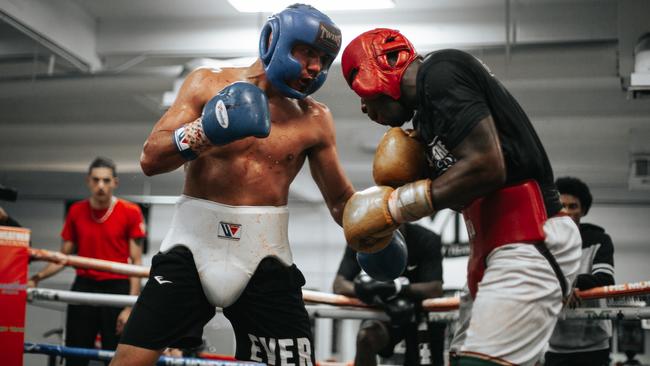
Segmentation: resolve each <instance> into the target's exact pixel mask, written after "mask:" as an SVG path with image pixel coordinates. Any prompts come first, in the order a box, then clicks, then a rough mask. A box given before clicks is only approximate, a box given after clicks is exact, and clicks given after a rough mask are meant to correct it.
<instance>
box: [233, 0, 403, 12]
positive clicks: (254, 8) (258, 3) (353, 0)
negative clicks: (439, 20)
mask: <svg viewBox="0 0 650 366" xmlns="http://www.w3.org/2000/svg"><path fill="white" fill-rule="evenodd" d="M228 2H229V3H230V5H232V6H233V7H234V8H235V9H237V10H238V11H239V12H242V13H276V12H279V11H282V9H284V8H286V7H287V6H289V5H291V4H295V3H296V2H299V3H302V4H309V5H311V6H313V7H315V8H316V9H318V10H321V11H327V10H362V9H389V8H394V7H395V1H394V0H311V1H310V0H306V1H297V0H228Z"/></svg>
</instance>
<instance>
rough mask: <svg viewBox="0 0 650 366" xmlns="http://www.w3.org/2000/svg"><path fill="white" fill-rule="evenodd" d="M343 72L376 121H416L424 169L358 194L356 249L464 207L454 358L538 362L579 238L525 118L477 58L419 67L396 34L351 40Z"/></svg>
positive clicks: (349, 225) (429, 61)
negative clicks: (465, 246) (463, 278)
mask: <svg viewBox="0 0 650 366" xmlns="http://www.w3.org/2000/svg"><path fill="white" fill-rule="evenodd" d="M342 69H343V75H344V77H345V79H346V80H347V82H348V84H349V85H350V87H351V88H352V89H353V90H354V91H355V92H356V93H357V94H358V95H359V96H360V97H361V107H362V111H363V112H364V113H367V115H368V117H369V118H370V119H372V120H373V121H375V122H377V123H380V124H383V125H390V126H394V127H397V126H401V125H402V124H404V122H406V121H408V120H410V119H411V118H412V117H413V125H414V128H415V132H416V133H417V135H418V136H419V139H420V140H421V141H422V143H423V144H424V145H425V154H426V158H427V161H428V165H429V166H428V169H427V171H426V173H425V174H423V176H421V177H418V178H416V179H414V180H413V181H411V182H410V183H407V184H404V185H402V186H400V187H398V188H397V189H394V190H393V189H392V188H390V187H383V188H379V189H377V188H373V189H372V190H367V191H362V192H358V193H356V194H355V195H354V196H352V198H351V199H350V200H349V201H348V203H347V206H346V209H345V211H346V212H350V213H355V214H357V213H359V212H362V213H363V214H362V215H354V216H353V215H350V217H348V220H346V218H345V214H344V230H345V231H346V238H347V239H348V242H349V244H350V245H355V243H357V242H367V241H369V240H370V241H372V240H378V239H381V238H383V237H384V236H386V235H388V233H390V230H391V229H394V228H396V227H397V226H398V225H399V224H400V223H403V222H407V221H413V220H417V219H419V218H420V217H423V216H428V215H431V214H432V213H434V212H436V211H437V210H440V209H443V208H453V209H456V210H462V211H463V215H464V218H465V222H466V226H467V229H468V233H469V237H470V242H471V245H472V253H471V256H470V259H469V265H468V277H467V280H468V287H469V292H470V296H465V297H463V299H464V302H463V303H462V304H461V319H462V320H463V326H462V327H460V330H461V331H460V332H457V334H456V337H455V340H454V342H453V344H452V349H454V350H457V351H459V355H458V357H454V358H453V362H454V363H455V364H459V365H481V364H486V365H490V364H519V365H533V364H534V363H535V362H536V361H537V360H538V359H539V358H540V357H541V355H542V352H543V350H544V347H545V345H546V342H548V339H549V338H550V336H551V333H552V331H553V328H554V326H555V322H556V321H557V315H558V314H559V312H560V310H561V309H562V298H563V295H566V294H568V290H567V288H568V285H569V284H571V283H572V282H573V280H574V278H575V276H576V273H577V270H578V266H579V262H580V235H579V232H578V228H577V226H576V225H575V223H574V222H573V221H572V220H571V219H570V218H569V217H566V216H561V215H558V214H559V213H560V210H561V208H562V206H561V204H560V200H559V194H558V192H557V190H556V188H555V185H554V182H553V171H552V169H551V165H550V163H549V161H548V158H547V156H546V152H545V151H544V148H543V146H542V144H541V142H540V140H539V138H538V136H537V134H536V133H535V131H534V129H533V127H532V124H531V123H530V121H529V119H528V117H527V116H526V114H525V113H524V111H523V110H522V109H521V107H520V106H519V104H518V103H517V101H516V100H515V99H514V98H513V97H512V95H510V93H509V92H508V91H507V90H506V89H505V88H504V86H503V85H502V84H501V83H500V82H499V81H498V80H497V79H496V78H495V77H494V76H493V75H492V73H491V72H490V70H489V69H488V68H487V67H486V66H485V65H484V64H483V63H482V62H481V61H480V60H478V59H476V58H475V57H473V56H472V55H470V54H467V53H465V52H462V51H459V50H441V51H436V52H433V53H431V54H429V55H428V56H427V57H426V58H424V59H422V58H421V57H419V56H418V55H417V53H416V52H415V49H414V48H413V45H412V44H411V43H410V42H409V41H408V40H407V39H406V38H405V37H404V36H403V35H402V34H401V33H399V32H398V31H396V30H392V29H384V28H380V29H375V30H371V31H368V32H365V33H363V34H361V35H360V36H358V37H357V38H355V39H354V40H352V42H350V44H349V45H348V46H347V48H346V49H345V51H344V53H343V58H342ZM414 113H415V116H414ZM404 160H405V161H404V164H405V165H407V164H409V161H408V160H409V159H404ZM378 202H383V203H382V204H379V203H378ZM364 210H365V211H364ZM378 213H379V214H378ZM470 319H471V322H470Z"/></svg>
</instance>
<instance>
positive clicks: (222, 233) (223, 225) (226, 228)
mask: <svg viewBox="0 0 650 366" xmlns="http://www.w3.org/2000/svg"><path fill="white" fill-rule="evenodd" d="M219 237H220V238H224V239H230V240H239V239H241V225H239V224H229V223H227V222H220V223H219Z"/></svg>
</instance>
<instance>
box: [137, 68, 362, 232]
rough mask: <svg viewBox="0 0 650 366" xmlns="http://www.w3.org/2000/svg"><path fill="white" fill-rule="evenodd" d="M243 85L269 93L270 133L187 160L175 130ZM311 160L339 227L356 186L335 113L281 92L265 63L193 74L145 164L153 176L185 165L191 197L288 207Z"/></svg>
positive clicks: (152, 138) (157, 130)
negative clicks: (341, 149)
mask: <svg viewBox="0 0 650 366" xmlns="http://www.w3.org/2000/svg"><path fill="white" fill-rule="evenodd" d="M236 81H246V82H249V83H252V84H255V85H257V86H258V87H259V88H260V89H262V90H264V91H265V93H266V95H267V97H268V101H269V108H270V112H271V131H270V134H269V136H268V137H266V138H255V137H247V138H244V139H241V140H237V141H234V142H231V143H229V144H226V145H221V146H210V147H208V148H207V150H205V151H203V152H201V154H200V155H199V157H198V158H197V159H195V160H193V161H190V162H185V160H183V158H182V157H181V155H180V154H179V153H178V152H177V151H176V149H175V147H174V144H173V143H172V134H173V131H174V130H175V129H177V128H180V127H181V126H183V125H184V124H186V123H189V122H192V121H194V120H196V119H197V118H199V117H200V116H201V112H202V109H203V106H204V105H205V104H206V103H207V102H208V101H209V100H210V99H211V98H212V97H213V96H215V95H216V94H217V93H218V92H219V91H221V90H222V89H223V88H224V87H226V86H227V85H230V84H232V83H233V82H236ZM233 122H234V123H236V121H233ZM305 159H308V160H309V164H310V168H311V172H312V176H313V178H314V180H315V182H316V184H317V185H318V187H319V188H320V190H321V193H322V194H323V198H324V199H325V202H326V203H327V205H328V207H329V208H330V211H331V212H332V215H333V217H334V218H335V219H336V221H337V222H339V221H340V215H341V212H342V209H343V205H344V204H345V202H346V201H347V198H348V197H349V196H350V195H351V194H352V192H353V188H352V185H351V184H350V182H349V180H348V179H347V178H346V177H345V174H344V172H343V169H342V167H341V165H340V163H339V161H338V156H337V153H336V141H335V132H334V121H333V119H332V115H331V113H330V112H329V110H328V109H327V107H326V106H325V105H323V104H320V103H318V102H316V101H315V100H313V99H312V98H310V97H307V98H305V99H303V100H296V99H289V98H286V97H284V96H282V95H280V94H279V93H278V92H277V91H275V89H274V88H273V87H271V86H270V84H268V81H267V80H266V77H265V74H264V69H263V67H262V65H261V62H260V61H259V60H258V61H257V62H256V63H254V64H253V65H251V66H249V67H245V68H227V69H223V70H210V69H198V70H195V71H193V72H192V73H191V74H190V75H189V76H188V77H187V78H186V80H185V82H184V83H183V86H182V87H181V90H180V92H179V95H178V97H177V98H176V101H175V102H174V104H173V105H172V106H171V108H170V109H169V110H168V111H167V112H166V113H165V114H164V115H163V116H162V118H161V119H160V120H159V121H158V122H157V123H156V125H155V126H154V128H153V131H152V132H151V134H150V135H149V137H148V138H147V141H146V142H145V144H144V148H143V151H142V156H141V158H140V164H141V166H142V169H143V172H144V173H145V174H147V175H155V174H161V173H165V172H169V171H172V170H175V169H177V168H178V167H180V166H181V165H183V164H185V168H186V171H185V172H186V177H185V188H184V190H183V193H185V194H186V195H188V196H192V197H196V198H202V199H206V200H211V201H214V202H219V203H223V204H228V205H233V206H282V205H286V204H287V200H288V195H289V185H290V184H291V182H292V181H293V179H294V178H295V177H296V175H297V174H298V172H299V171H300V168H301V167H302V165H303V163H304V162H305Z"/></svg>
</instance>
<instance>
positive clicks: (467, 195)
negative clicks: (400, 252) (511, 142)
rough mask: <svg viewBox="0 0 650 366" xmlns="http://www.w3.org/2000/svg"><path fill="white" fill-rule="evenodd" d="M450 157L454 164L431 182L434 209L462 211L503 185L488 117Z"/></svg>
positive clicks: (500, 161)
mask: <svg viewBox="0 0 650 366" xmlns="http://www.w3.org/2000/svg"><path fill="white" fill-rule="evenodd" d="M451 153H452V155H453V156H454V157H455V158H456V159H457V161H456V163H455V164H453V165H452V166H451V167H450V168H449V169H448V170H447V171H446V172H445V173H444V174H442V175H440V176H439V177H437V178H436V179H434V180H433V182H432V187H431V191H432V192H433V197H432V200H433V202H434V203H435V207H436V209H438V210H440V209H443V208H453V209H458V208H462V207H465V206H466V205H467V204H469V203H471V202H472V201H474V200H475V199H476V198H478V197H482V196H484V195H486V194H487V193H490V192H493V191H495V190H496V189H499V188H500V187H502V186H503V184H504V183H505V181H506V174H507V172H506V166H505V160H504V158H503V153H502V151H501V144H500V142H499V137H498V134H497V131H496V127H495V126H494V121H493V120H492V117H490V116H488V117H486V118H484V119H483V120H481V121H480V122H479V123H478V124H477V125H476V126H475V127H474V128H473V129H472V130H471V131H470V133H469V134H468V135H467V136H466V137H465V138H464V139H463V140H462V141H461V142H460V143H459V144H458V146H456V147H455V148H454V149H453V150H452V151H451Z"/></svg>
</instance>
